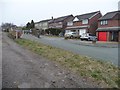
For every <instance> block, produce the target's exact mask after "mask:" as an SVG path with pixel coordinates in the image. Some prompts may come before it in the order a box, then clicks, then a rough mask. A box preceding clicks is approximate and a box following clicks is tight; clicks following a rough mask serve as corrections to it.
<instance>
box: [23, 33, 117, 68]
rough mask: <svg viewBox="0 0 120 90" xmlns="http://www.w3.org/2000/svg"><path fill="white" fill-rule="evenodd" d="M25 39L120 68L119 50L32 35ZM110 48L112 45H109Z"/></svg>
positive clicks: (26, 36)
mask: <svg viewBox="0 0 120 90" xmlns="http://www.w3.org/2000/svg"><path fill="white" fill-rule="evenodd" d="M23 38H26V39H30V40H34V41H37V42H41V43H44V44H47V45H51V46H54V47H57V48H62V49H65V50H68V51H71V52H74V53H77V54H80V55H84V56H90V57H93V58H96V59H99V60H102V61H107V62H111V63H113V64H114V65H117V66H118V48H107V47H93V46H84V45H80V44H78V42H77V44H75V43H73V42H71V41H69V40H64V38H55V37H45V36H42V37H41V38H37V37H35V36H32V35H29V34H28V35H23ZM109 46H110V45H109Z"/></svg>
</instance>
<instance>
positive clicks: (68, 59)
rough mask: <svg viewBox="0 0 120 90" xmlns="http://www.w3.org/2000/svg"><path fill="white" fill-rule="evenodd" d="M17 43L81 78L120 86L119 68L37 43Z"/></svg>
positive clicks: (27, 41)
mask: <svg viewBox="0 0 120 90" xmlns="http://www.w3.org/2000/svg"><path fill="white" fill-rule="evenodd" d="M15 41H16V42H17V43H18V44H20V45H22V46H25V47H26V48H28V49H29V50H31V51H33V52H35V53H37V54H39V55H42V56H43V57H45V58H48V59H49V60H53V61H55V62H58V63H60V64H61V65H62V66H64V67H66V68H69V69H70V70H71V71H75V72H77V73H78V74H79V75H81V76H86V77H92V78H93V79H96V80H99V81H100V80H101V81H104V82H105V83H106V84H108V85H109V86H110V87H116V85H117V86H118V85H119V84H120V78H119V79H116V78H118V77H117V74H118V72H120V68H119V69H118V67H116V66H113V65H112V64H111V63H107V62H105V61H102V60H101V61H100V60H96V59H93V58H91V57H87V56H81V55H78V54H74V53H72V52H69V51H65V50H62V49H58V48H54V47H51V46H49V45H44V44H41V43H37V42H35V41H30V40H26V39H17V40H15Z"/></svg>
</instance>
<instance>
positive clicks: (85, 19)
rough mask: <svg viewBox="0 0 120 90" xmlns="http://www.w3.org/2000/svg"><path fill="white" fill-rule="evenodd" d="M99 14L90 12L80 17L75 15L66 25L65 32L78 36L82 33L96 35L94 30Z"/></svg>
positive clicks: (98, 12)
mask: <svg viewBox="0 0 120 90" xmlns="http://www.w3.org/2000/svg"><path fill="white" fill-rule="evenodd" d="M101 16H102V15H101V12H100V11H96V12H91V13H86V14H82V15H77V16H75V17H74V19H73V20H71V21H69V22H68V23H67V27H66V30H65V32H71V31H73V32H76V33H78V35H80V36H81V35H82V34H83V33H92V34H94V35H95V34H96V29H97V27H98V25H97V23H98V19H99V18H100V17H101Z"/></svg>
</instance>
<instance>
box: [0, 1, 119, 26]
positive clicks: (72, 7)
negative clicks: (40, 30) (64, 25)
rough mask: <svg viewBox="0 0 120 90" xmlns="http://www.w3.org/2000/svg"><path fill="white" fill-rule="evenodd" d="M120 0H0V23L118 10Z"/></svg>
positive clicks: (25, 21)
mask: <svg viewBox="0 0 120 90" xmlns="http://www.w3.org/2000/svg"><path fill="white" fill-rule="evenodd" d="M118 1H120V0H0V24H1V23H6V22H8V23H13V24H15V25H18V26H24V25H25V24H26V23H27V22H31V20H34V22H38V21H41V20H46V19H51V17H52V16H53V17H54V18H57V17H61V16H66V15H71V14H73V15H74V16H76V15H81V14H85V13H90V12H94V11H99V10H100V11H101V13H102V15H104V14H105V13H107V12H111V11H116V10H118Z"/></svg>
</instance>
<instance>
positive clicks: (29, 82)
mask: <svg viewBox="0 0 120 90" xmlns="http://www.w3.org/2000/svg"><path fill="white" fill-rule="evenodd" d="M84 87H86V88H87V87H105V86H104V85H103V84H101V83H99V82H93V81H92V80H90V79H87V78H86V77H80V76H78V75H77V74H75V73H73V72H70V71H69V70H67V69H65V68H63V67H62V66H60V65H59V64H57V63H55V62H53V61H50V60H47V59H45V58H43V57H41V56H39V55H37V54H35V53H33V52H31V51H29V50H26V49H25V48H24V47H21V46H19V45H17V44H16V43H15V42H13V41H12V40H11V39H9V38H8V37H7V36H6V34H4V33H3V39H2V88H84Z"/></svg>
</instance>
